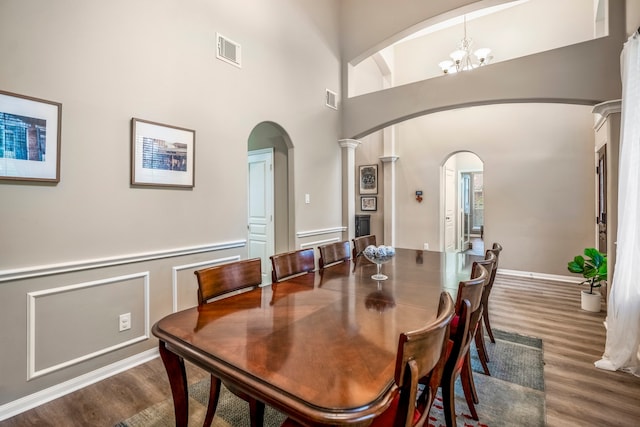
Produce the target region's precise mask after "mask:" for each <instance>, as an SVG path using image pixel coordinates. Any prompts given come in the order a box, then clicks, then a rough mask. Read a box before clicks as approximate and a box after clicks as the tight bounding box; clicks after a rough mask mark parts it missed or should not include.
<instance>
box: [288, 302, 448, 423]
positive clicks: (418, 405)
mask: <svg viewBox="0 0 640 427" xmlns="http://www.w3.org/2000/svg"><path fill="white" fill-rule="evenodd" d="M453 315H454V303H453V299H451V295H449V293H448V292H442V293H441V294H440V303H439V306H438V314H437V316H436V319H435V321H433V322H432V323H430V324H428V325H426V326H425V327H424V328H421V329H418V330H415V331H411V332H404V333H402V334H400V338H399V339H398V351H397V353H396V364H395V373H394V382H395V390H394V395H393V399H392V400H391V403H390V405H389V407H388V408H387V409H385V411H384V412H382V413H381V414H380V415H378V416H377V417H376V418H374V419H373V421H372V422H371V424H370V425H371V426H372V427H414V426H422V425H425V422H426V421H427V418H428V416H429V410H430V409H431V405H432V404H433V400H434V398H435V392H436V391H437V387H436V390H435V391H433V390H432V389H431V388H429V387H426V388H424V390H423V391H422V392H421V393H420V394H418V381H419V380H420V379H421V378H431V375H432V374H433V372H434V369H435V368H436V366H437V365H438V363H439V362H440V360H441V359H442V356H443V354H445V351H444V349H445V347H446V343H447V341H448V339H449V326H450V323H451V320H452V319H453ZM300 426H301V424H298V423H297V422H296V421H294V420H293V419H291V418H288V419H287V420H286V421H285V422H284V424H282V427H300Z"/></svg>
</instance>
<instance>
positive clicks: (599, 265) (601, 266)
mask: <svg viewBox="0 0 640 427" xmlns="http://www.w3.org/2000/svg"><path fill="white" fill-rule="evenodd" d="M567 268H568V269H569V271H570V272H572V273H579V274H582V277H584V279H585V280H583V281H582V282H580V284H581V285H584V284H587V283H588V284H589V293H590V294H592V293H593V288H599V287H600V286H601V285H602V282H604V281H606V280H607V256H606V255H604V254H602V253H600V252H599V251H598V250H597V249H595V248H586V249H585V250H584V257H583V256H582V255H578V256H576V257H575V258H574V259H573V261H569V263H568V264H567Z"/></svg>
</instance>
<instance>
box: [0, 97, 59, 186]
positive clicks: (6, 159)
mask: <svg viewBox="0 0 640 427" xmlns="http://www.w3.org/2000/svg"><path fill="white" fill-rule="evenodd" d="M61 121H62V104H60V103H58V102H51V101H45V100H44V99H38V98H32V97H30V96H24V95H18V94H15V93H10V92H4V91H0V180H18V181H42V182H60V135H61V128H60V126H61Z"/></svg>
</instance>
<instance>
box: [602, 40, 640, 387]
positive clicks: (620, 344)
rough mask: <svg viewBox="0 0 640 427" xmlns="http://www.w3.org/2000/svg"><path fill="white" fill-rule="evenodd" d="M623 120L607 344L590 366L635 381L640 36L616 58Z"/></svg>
mask: <svg viewBox="0 0 640 427" xmlns="http://www.w3.org/2000/svg"><path fill="white" fill-rule="evenodd" d="M620 65H621V70H622V71H621V74H622V116H621V128H620V163H619V183H618V185H619V187H618V239H617V261H616V268H615V272H614V276H613V285H612V287H611V294H610V297H609V303H608V308H607V322H606V324H607V343H606V346H605V351H604V355H603V356H602V359H601V360H598V361H597V362H596V363H595V365H596V367H598V368H601V369H606V370H610V371H615V370H622V371H627V372H630V373H632V374H634V375H637V376H640V36H639V35H638V33H637V32H636V33H635V34H634V35H633V36H631V37H630V38H629V40H628V41H627V42H626V43H625V44H624V48H623V50H622V55H621V63H620Z"/></svg>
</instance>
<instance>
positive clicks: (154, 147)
mask: <svg viewBox="0 0 640 427" xmlns="http://www.w3.org/2000/svg"><path fill="white" fill-rule="evenodd" d="M195 140H196V132H195V131H194V130H190V129H184V128H180V127H177V126H170V125H164V124H161V123H154V122H149V121H147V120H141V119H136V118H133V119H131V184H132V185H143V186H144V185H146V186H154V187H187V188H192V187H193V186H194V185H195V182H194V167H195V143H196V141H195Z"/></svg>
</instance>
